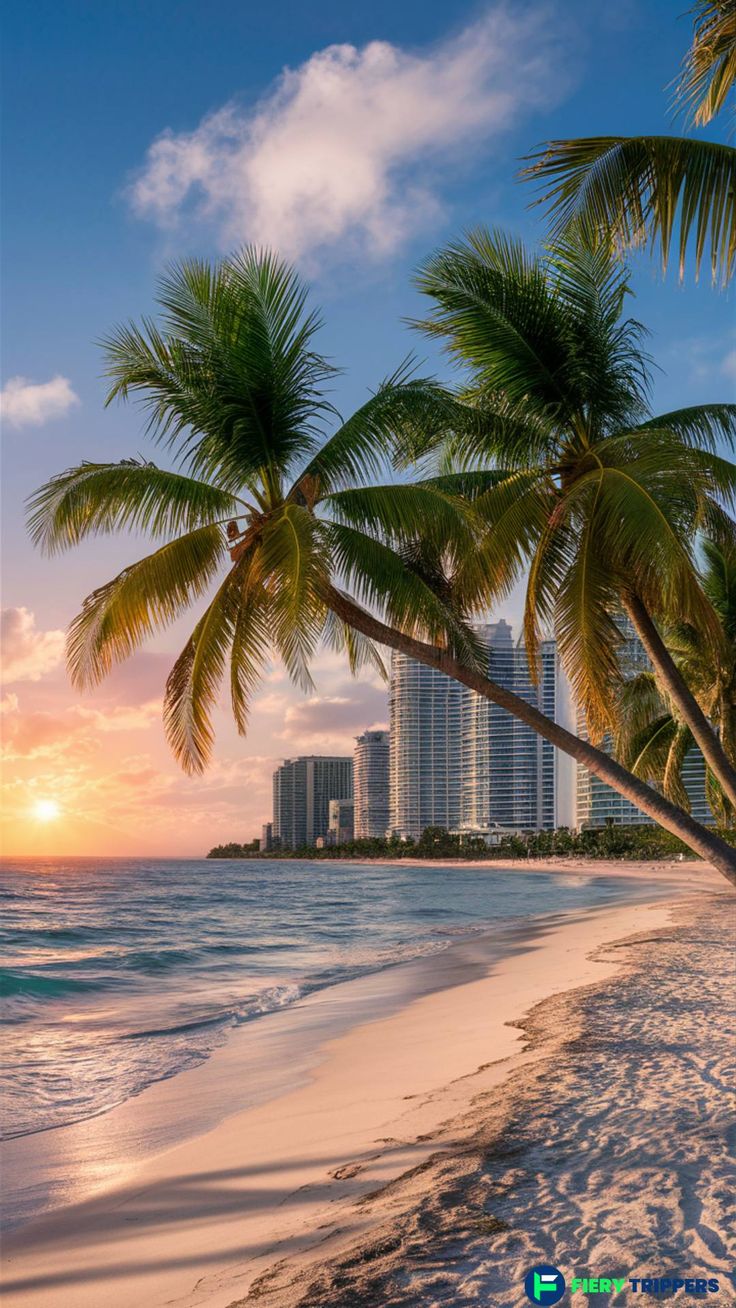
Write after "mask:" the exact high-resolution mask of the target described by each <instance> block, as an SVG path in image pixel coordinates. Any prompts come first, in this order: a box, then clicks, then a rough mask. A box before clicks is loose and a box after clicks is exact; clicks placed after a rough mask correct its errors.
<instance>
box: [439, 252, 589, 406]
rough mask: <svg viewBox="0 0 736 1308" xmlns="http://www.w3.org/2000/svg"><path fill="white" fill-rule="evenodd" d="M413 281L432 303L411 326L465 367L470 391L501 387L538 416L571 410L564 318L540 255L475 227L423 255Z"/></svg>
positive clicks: (572, 361) (570, 355)
mask: <svg viewBox="0 0 736 1308" xmlns="http://www.w3.org/2000/svg"><path fill="white" fill-rule="evenodd" d="M415 284H416V286H417V288H418V289H419V290H420V291H421V292H422V293H423V294H424V295H427V296H429V297H430V298H431V299H432V300H433V301H434V304H433V307H432V309H431V311H430V314H429V317H428V318H426V319H424V320H422V321H421V322H417V323H415V324H414V325H415V326H416V327H418V328H419V330H421V331H422V332H424V333H425V335H428V336H430V337H434V338H437V339H439V340H440V341H441V342H443V343H444V345H445V348H446V350H447V352H448V354H449V355H450V356H451V358H453V359H454V360H455V361H456V362H457V363H460V364H463V365H464V366H465V367H467V368H468V369H469V371H470V378H471V380H470V385H471V387H472V388H473V389H474V390H475V391H477V392H480V393H485V392H501V393H502V394H503V395H504V396H505V397H506V398H507V400H508V401H509V402H510V403H511V404H514V403H517V402H519V401H525V402H526V404H527V406H528V407H531V406H532V405H533V406H534V409H535V411H536V412H537V413H538V414H540V415H545V416H546V415H548V414H549V413H554V414H556V415H557V414H559V415H563V416H564V417H569V416H570V415H571V414H572V413H573V412H574V411H575V410H576V408H577V407H578V405H579V402H580V394H579V391H578V388H577V380H578V378H577V360H576V357H575V353H574V351H573V348H572V324H571V317H570V313H569V311H568V309H567V308H566V306H565V304H564V303H563V302H562V301H561V300H560V299H559V298H558V297H556V296H555V294H554V292H553V289H552V287H551V286H550V283H549V279H548V276H547V271H546V267H545V263H544V260H543V259H541V258H538V257H536V256H533V255H530V254H529V253H528V252H527V251H526V249H525V247H524V246H523V244H522V243H521V242H516V241H512V240H511V239H510V238H508V237H507V236H505V235H504V233H502V232H497V231H494V232H489V231H486V230H483V229H478V230H476V231H474V232H471V233H470V234H469V235H468V237H467V238H466V240H465V241H463V242H456V243H454V244H451V245H449V246H447V247H446V248H445V249H443V250H440V251H438V252H437V253H436V254H434V255H432V256H431V257H430V258H429V259H427V260H426V261H425V263H424V264H423V265H422V267H421V268H420V270H419V272H418V274H417V276H416V278H415Z"/></svg>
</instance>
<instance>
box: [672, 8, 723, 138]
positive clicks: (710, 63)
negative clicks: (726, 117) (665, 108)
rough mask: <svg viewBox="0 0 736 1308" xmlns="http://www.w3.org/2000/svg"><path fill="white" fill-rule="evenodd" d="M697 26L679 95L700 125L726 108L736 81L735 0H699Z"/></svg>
mask: <svg viewBox="0 0 736 1308" xmlns="http://www.w3.org/2000/svg"><path fill="white" fill-rule="evenodd" d="M691 12H692V13H693V14H694V15H695V24H694V26H695V30H694V32H693V41H692V45H691V46H690V49H689V50H688V52H687V55H686V56H685V59H684V61H683V70H682V75H681V77H680V80H679V82H678V85H677V98H678V100H679V101H680V103H681V104H682V106H683V107H684V108H685V110H686V111H687V112H688V116H689V118H690V120H691V121H692V123H693V124H694V125H695V126H696V127H705V126H707V124H708V123H709V122H711V120H712V119H713V118H715V116H716V114H718V113H720V111H721V109H723V108H724V106H725V104H726V100H727V99H728V96H729V94H730V92H731V90H732V88H733V84H734V81H736V5H735V4H734V0H696V3H695V4H694V5H693V6H692V10H691Z"/></svg>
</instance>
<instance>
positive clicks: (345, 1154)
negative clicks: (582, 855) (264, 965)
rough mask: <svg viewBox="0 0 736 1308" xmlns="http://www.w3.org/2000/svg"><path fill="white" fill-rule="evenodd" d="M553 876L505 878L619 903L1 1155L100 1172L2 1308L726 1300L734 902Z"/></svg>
mask: <svg viewBox="0 0 736 1308" xmlns="http://www.w3.org/2000/svg"><path fill="white" fill-rule="evenodd" d="M563 862H564V860H553V863H554V866H545V867H544V868H542V867H539V868H538V869H537V868H535V866H531V867H530V866H528V865H527V863H526V861H524V863H523V866H521V867H517V868H516V869H515V870H516V871H517V872H519V873H522V872H523V873H530V872H532V873H533V872H535V870H538V871H540V872H541V871H546V872H549V873H554V874H556V878H558V880H556V884H558V885H559V886H560V887H562V886H563V885H564V882H565V881H566V880H567V879H569V878H574V879H575V882H576V883H578V881H579V879H582V880H583V881H585V880H589V881H590V883H591V885H592V884H593V883H594V882H595V881H596V879H598V878H600V877H601V876H603V877H605V878H609V877H616V878H618V877H627V878H629V888H631V890H632V894H633V897H632V898H629V897H628V895H626V894H624V895H623V897H622V898H621V899H620V900H617V901H616V902H613V903H608V904H599V905H598V906H592V907H579V908H569V909H567V910H566V911H554V912H547V913H541V914H539V915H537V916H534V917H530V918H529V919H527V920H526V921H523V920H520V919H518V918H516V919H514V920H513V921H508V922H506V923H503V922H499V923H497V924H496V925H495V926H494V928H493V929H489V930H487V931H480V932H478V933H476V934H470V935H469V934H462V933H460V934H459V935H458V938H457V939H456V940H453V941H451V942H450V943H449V945H448V946H447V947H446V948H445V949H443V950H442V951H441V952H439V953H433V954H430V955H427V956H425V957H417V958H414V959H411V960H409V961H406V962H403V963H400V964H398V965H397V966H393V967H388V968H384V969H383V970H380V971H372V972H369V973H367V974H365V975H362V976H357V977H354V978H352V979H349V980H345V981H343V982H341V983H339V984H336V985H333V986H331V987H327V988H324V989H320V990H317V991H315V992H314V993H312V994H309V995H307V996H305V997H304V998H302V999H301V1000H299V1001H298V1002H297V1003H295V1004H293V1005H291V1006H289V1007H288V1008H286V1009H284V1010H281V1011H278V1012H272V1013H270V1014H267V1015H265V1016H263V1017H261V1018H259V1020H258V1021H257V1022H254V1023H250V1024H247V1025H246V1026H243V1027H241V1028H240V1029H239V1030H237V1031H235V1032H233V1033H232V1035H231V1036H230V1038H229V1039H228V1040H227V1042H226V1043H225V1044H224V1045H223V1046H222V1047H221V1048H218V1049H216V1050H215V1051H214V1052H213V1054H212V1056H211V1057H209V1058H208V1060H207V1061H205V1062H203V1063H202V1064H201V1065H198V1066H196V1067H192V1068H190V1069H188V1070H185V1071H182V1072H181V1073H180V1074H179V1075H177V1076H174V1077H172V1078H170V1079H167V1080H162V1081H159V1082H157V1083H156V1084H154V1085H151V1086H149V1087H148V1089H146V1090H145V1091H144V1092H143V1093H142V1094H141V1095H139V1096H138V1097H137V1098H136V1099H135V1100H130V1101H128V1102H127V1103H126V1104H122V1105H120V1106H119V1107H118V1108H113V1109H112V1110H111V1111H110V1112H107V1113H103V1114H102V1115H101V1116H98V1117H96V1118H93V1119H91V1120H86V1121H84V1122H80V1123H78V1124H77V1125H72V1126H69V1127H65V1128H60V1129H58V1130H54V1131H51V1132H48V1131H47V1132H42V1133H40V1134H38V1133H37V1134H35V1135H30V1136H26V1137H23V1138H20V1139H17V1140H11V1141H9V1142H8V1143H7V1144H6V1146H5V1167H6V1176H7V1175H8V1174H10V1176H11V1177H12V1176H13V1175H14V1174H17V1173H18V1172H19V1170H21V1169H25V1170H26V1173H28V1169H29V1168H30V1169H31V1171H32V1170H33V1168H34V1167H38V1168H40V1169H41V1171H39V1173H38V1174H39V1176H40V1175H41V1172H42V1171H43V1169H44V1168H45V1169H46V1175H47V1177H48V1172H49V1170H50V1171H51V1172H52V1173H53V1174H55V1175H57V1176H59V1175H64V1174H66V1175H68V1174H71V1173H74V1171H75V1169H79V1172H78V1174H79V1175H80V1176H81V1175H82V1169H83V1168H85V1167H86V1168H87V1169H88V1170H89V1169H90V1168H92V1169H94V1168H96V1169H97V1170H96V1175H95V1176H94V1178H93V1181H94V1189H95V1192H94V1194H88V1195H87V1197H84V1198H79V1199H78V1200H77V1201H75V1200H74V1196H73V1195H71V1194H70V1195H69V1196H68V1197H67V1202H65V1203H64V1204H63V1205H61V1206H59V1207H58V1208H57V1209H56V1211H52V1212H50V1213H49V1214H48V1215H47V1216H46V1217H40V1218H37V1219H36V1220H35V1221H32V1222H29V1223H28V1224H27V1225H26V1226H24V1227H22V1228H21V1229H20V1230H19V1231H17V1232H16V1233H15V1234H11V1235H10V1236H9V1237H8V1239H7V1241H6V1250H5V1278H6V1284H5V1290H4V1303H5V1304H6V1305H8V1308H41V1306H42V1305H43V1308H46V1306H47V1305H49V1304H53V1305H54V1308H99V1305H100V1304H101V1303H103V1302H104V1304H105V1305H106V1308H108V1306H109V1308H130V1306H131V1305H132V1304H140V1305H142V1306H145V1308H159V1306H161V1308H163V1305H164V1304H169V1303H171V1302H175V1303H180V1304H183V1305H192V1308H194V1305H195V1304H196V1305H204V1306H206V1308H235V1306H236V1305H237V1306H238V1308H246V1306H247V1308H250V1305H251V1304H253V1305H255V1304H258V1305H259V1308H260V1306H261V1305H263V1304H266V1305H269V1306H271V1305H273V1306H274V1308H296V1306H297V1305H299V1308H307V1305H309V1308H322V1306H323V1305H324V1308H328V1306H329V1308H345V1305H347V1304H351V1305H352V1304H356V1305H357V1304H360V1305H361V1308H363V1306H365V1308H379V1306H380V1308H393V1306H395V1308H420V1306H421V1308H427V1306H428V1305H434V1304H437V1305H445V1304H446V1305H448V1308H449V1306H450V1305H452V1308H457V1306H458V1305H464V1304H468V1305H471V1304H473V1305H474V1304H476V1303H477V1304H478V1305H480V1304H489V1303H491V1304H493V1305H494V1308H500V1305H504V1306H505V1305H513V1306H515V1305H522V1304H523V1303H525V1302H527V1301H526V1297H525V1295H524V1290H523V1274H524V1272H525V1270H526V1269H527V1267H528V1266H531V1265H533V1264H534V1263H535V1262H540V1261H549V1260H550V1259H551V1260H552V1261H554V1262H556V1263H557V1264H558V1265H560V1266H562V1265H563V1264H564V1265H565V1267H569V1268H570V1269H571V1271H572V1269H573V1268H574V1269H577V1268H580V1269H581V1270H583V1271H584V1270H585V1269H592V1270H595V1269H599V1270H601V1272H603V1271H604V1270H605V1269H607V1268H610V1269H611V1270H612V1271H615V1272H616V1273H617V1274H619V1273H620V1272H621V1269H623V1272H627V1273H628V1272H630V1273H631V1275H635V1274H636V1272H637V1270H642V1269H643V1270H644V1271H645V1272H646V1270H647V1269H651V1268H652V1267H659V1268H660V1269H662V1270H663V1271H664V1269H665V1268H672V1267H677V1268H679V1267H687V1268H690V1267H691V1268H693V1269H694V1272H695V1271H697V1272H698V1273H700V1271H701V1270H702V1271H703V1274H706V1273H707V1274H709V1275H713V1276H720V1278H721V1285H722V1287H723V1288H724V1294H723V1295H722V1296H720V1297H716V1296H709V1301H710V1302H713V1303H727V1302H730V1294H731V1283H730V1281H728V1282H727V1281H726V1280H725V1278H726V1276H727V1274H729V1273H730V1269H731V1268H732V1267H733V1252H732V1251H729V1250H728V1245H727V1240H728V1235H727V1233H728V1231H729V1229H732V1226H730V1225H729V1224H730V1223H731V1217H732V1212H731V1209H730V1208H729V1205H730V1204H731V1203H732V1200H731V1199H730V1198H729V1197H728V1196H730V1195H732V1194H733V1192H734V1188H733V1185H732V1184H730V1183H728V1168H729V1163H728V1161H727V1151H726V1141H727V1131H728V1117H727V1109H726V1099H727V1093H726V1089H727V1086H728V1085H729V1084H730V1083H731V1081H730V1071H729V1062H732V1060H733V1048H734V1047H733V1040H732V1032H731V1030H730V1025H731V1019H732V1014H733V1011H734V1000H733V994H732V993H730V990H732V984H733V952H732V950H733V939H732V937H733V935H734V930H735V926H734V920H733V913H732V901H731V897H730V895H729V894H728V893H723V892H721V885H722V878H720V877H719V876H718V875H717V874H715V873H713V871H712V870H711V869H709V868H708V866H707V865H705V864H702V863H697V862H695V861H693V862H692V863H676V864H674V865H671V866H664V865H663V864H661V863H657V864H655V865H654V866H652V867H650V866H649V865H646V866H645V865H642V866H640V867H633V868H632V864H630V863H627V864H616V865H613V866H606V867H603V866H601V865H600V864H595V865H594V866H591V867H588V868H584V869H581V868H580V866H579V865H578V864H577V860H574V861H573V860H571V862H574V864H575V865H574V866H570V867H568V866H563V865H562V864H563ZM284 866H286V865H284ZM290 866H291V865H290ZM320 866H321V865H320ZM472 867H473V872H474V873H475V872H477V873H478V874H479V877H482V876H483V872H484V869H483V868H482V867H479V866H478V864H476V863H473V865H472ZM509 870H511V869H509V868H508V867H507V866H506V865H505V866H504V867H503V868H499V866H498V864H497V863H494V864H493V865H492V871H493V872H495V873H499V872H503V873H506V872H507V871H509ZM489 884H490V883H489ZM520 884H524V885H525V886H526V885H527V884H528V883H527V882H523V883H522V882H520ZM542 887H543V883H541V882H540V895H541V894H542ZM621 889H622V891H624V890H626V889H627V887H626V884H625V883H624V882H623V881H622V882H621ZM246 1089H247V1091H248V1094H249V1095H250V1096H251V1098H252V1102H251V1103H250V1105H249V1106H247V1107H244V1108H243V1109H242V1110H240V1111H232V1109H230V1110H229V1111H228V1113H227V1115H226V1116H225V1117H223V1118H222V1119H221V1120H219V1121H215V1122H212V1121H211V1120H210V1119H208V1117H207V1108H208V1106H211V1105H212V1104H213V1103H216V1102H218V1100H219V1101H225V1102H227V1103H228V1104H229V1105H232V1104H233V1103H235V1102H237V1095H238V1093H240V1095H241V1101H242V1096H243V1093H244V1091H245V1090H246ZM177 1117H178V1118H180V1119H182V1120H183V1121H184V1122H185V1123H186V1138H182V1139H179V1141H178V1142H176V1143H173V1144H172V1143H171V1140H170V1136H169V1135H168V1134H167V1130H168V1124H169V1123H170V1122H171V1121H172V1120H176V1119H177ZM136 1131H138V1132H139V1133H140V1132H141V1131H144V1132H145V1143H143V1136H142V1135H140V1134H139V1135H138V1136H137V1137H136V1134H135V1132H136ZM157 1138H159V1139H160V1140H161V1141H162V1142H163V1144H162V1147H159V1148H158V1149H157V1147H156V1139H157ZM136 1140H137V1145H136V1143H135V1142H136ZM8 1168H9V1169H10V1170H9V1173H8V1170H7V1169H8ZM89 1181H90V1177H89V1175H88V1174H87V1177H86V1183H87V1184H89ZM542 1219H543V1220H542ZM123 1240H124V1241H125V1251H126V1252H125V1258H124V1259H123V1258H122V1256H121V1241H123ZM621 1274H623V1273H621ZM599 1301H600V1302H601V1303H604V1302H613V1300H610V1298H606V1297H599V1299H598V1300H596V1302H599ZM622 1301H623V1300H622Z"/></svg>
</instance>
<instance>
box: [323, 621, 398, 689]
mask: <svg viewBox="0 0 736 1308" xmlns="http://www.w3.org/2000/svg"><path fill="white" fill-rule="evenodd" d="M323 637H324V640H325V643H326V644H327V645H328V646H329V648H330V649H333V650H335V652H336V653H338V654H345V656H346V657H347V660H348V666H349V668H350V671H351V673H352V675H353V676H354V677H357V675H358V673H359V672H360V671H361V670H362V669H363V668H365V667H370V668H373V670H374V672H377V673H378V675H379V677H380V678H381V680H382V681H386V682H387V681H388V679H389V673H388V668H387V667H386V664H385V662H384V660H383V658H382V657H381V654H380V653H379V650H378V646H377V645H375V644H374V642H373V641H372V640H369V639H368V637H367V636H364V635H362V633H361V632H359V631H354V630H353V628H352V627H349V626H348V624H347V623H346V622H343V621H342V620H341V619H340V618H338V617H337V616H336V615H335V614H334V613H332V612H331V611H330V612H328V614H327V617H326V619H325V627H324V633H323Z"/></svg>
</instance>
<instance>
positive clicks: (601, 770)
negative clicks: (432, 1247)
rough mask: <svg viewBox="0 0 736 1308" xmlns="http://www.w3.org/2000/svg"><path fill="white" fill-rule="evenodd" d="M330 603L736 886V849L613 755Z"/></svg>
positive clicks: (328, 594) (359, 613)
mask: <svg viewBox="0 0 736 1308" xmlns="http://www.w3.org/2000/svg"><path fill="white" fill-rule="evenodd" d="M324 599H325V602H326V604H327V605H328V607H329V608H330V609H332V611H333V613H335V614H336V616H337V617H339V618H341V619H342V621H343V622H346V623H347V624H348V625H349V626H351V627H354V628H355V630H356V631H360V632H362V634H363V635H364V636H367V637H368V638H369V639H370V640H375V641H378V643H379V644H381V645H387V646H388V647H389V648H390V649H395V650H397V651H398V652H399V653H401V654H406V655H408V657H409V658H413V659H416V660H417V662H418V663H424V664H425V665H426V666H427V667H430V668H436V669H437V671H438V672H444V673H445V675H446V676H448V677H452V678H453V679H454V680H455V681H459V682H461V683H462V685H464V686H467V687H468V688H469V689H470V690H475V691H477V693H478V694H479V695H482V696H483V697H484V698H485V699H489V700H491V702H492V703H494V704H498V705H499V707H500V708H504V709H507V710H508V712H509V713H512V714H513V715H514V717H516V718H518V719H519V720H520V721H521V722H525V723H526V725H527V726H529V727H531V729H532V731H536V732H537V734H538V735H540V736H543V737H544V738H545V740H548V741H549V742H550V743H551V744H552V745H555V746H556V747H557V748H558V749H561V750H563V751H564V752H565V753H566V754H569V755H570V756H571V757H572V758H574V759H575V760H576V761H577V762H578V763H583V764H584V765H585V766H586V767H588V768H590V771H591V772H593V773H594V774H595V775H596V776H597V777H600V779H601V781H605V782H606V783H607V785H609V786H611V787H613V789H614V790H616V791H618V793H619V794H620V795H624V796H625V798H626V799H629V800H631V802H632V803H633V804H636V805H637V806H638V807H639V808H640V809H642V810H643V812H645V813H646V814H647V815H648V816H649V817H651V818H653V819H654V821H655V822H656V823H658V825H659V826H661V827H664V828H665V829H666V830H667V831H671V832H672V834H673V835H675V836H677V837H679V839H680V840H682V841H684V843H685V844H686V845H688V846H689V847H690V849H692V850H693V852H694V853H696V854H699V855H700V856H701V858H704V859H707V860H708V862H710V863H712V864H713V865H714V867H716V868H718V871H719V872H721V873H722V874H723V876H724V877H725V878H726V880H727V881H730V882H731V884H732V885H733V886H736V849H732V848H731V846H730V845H727V844H726V842H725V841H724V840H721V839H720V837H719V836H717V835H716V834H715V832H713V831H709V830H707V828H705V827H702V826H700V824H699V823H698V822H696V821H695V820H694V818H692V817H691V816H690V814H689V813H685V812H684V811H683V810H682V809H679V808H676V807H675V805H674V804H671V803H670V802H669V800H667V799H665V798H664V796H663V795H660V794H659V793H658V792H657V791H656V790H653V789H652V788H651V786H648V785H646V783H645V782H643V781H640V780H639V779H638V778H637V777H634V776H632V774H631V773H630V772H627V771H626V768H624V767H622V766H621V764H620V763H617V762H616V761H615V759H612V758H610V757H609V755H608V754H604V753H603V751H602V750H599V749H596V748H595V747H594V746H593V745H590V744H589V743H588V742H587V741H584V740H580V739H579V738H578V737H577V736H574V735H573V734H572V732H570V731H567V730H566V729H565V728H564V727H561V726H560V725H559V724H558V723H557V722H553V721H552V719H551V718H548V717H545V715H544V714H543V713H540V711H539V709H536V708H534V706H533V705H532V704H528V703H527V702H526V700H524V699H521V698H520V697H519V696H518V695H514V694H513V692H512V691H510V690H506V689H505V688H504V687H503V686H498V685H496V683H495V682H494V681H490V680H489V678H488V677H485V676H483V674H482V673H481V672H477V671H476V670H475V669H473V668H468V667H465V665H464V664H462V663H461V662H460V660H459V659H456V658H455V657H454V656H453V655H452V654H450V653H448V652H447V651H446V650H441V649H437V648H435V646H434V645H428V644H426V642H424V641H421V640H417V639H415V638H414V637H413V636H405V635H404V634H403V633H402V632H400V631H396V630H394V628H393V627H389V626H387V624H386V623H385V622H381V620H380V619H379V618H375V617H373V615H372V614H370V613H367V612H366V611H365V609H362V608H361V607H360V605H358V604H356V603H355V601H354V600H351V599H350V598H349V597H348V596H347V595H344V594H343V593H342V592H341V591H339V590H337V589H336V588H335V587H334V586H328V587H327V588H326V589H325V592H324Z"/></svg>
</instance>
